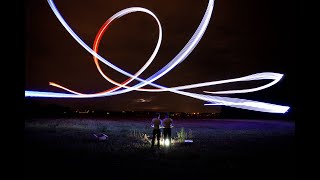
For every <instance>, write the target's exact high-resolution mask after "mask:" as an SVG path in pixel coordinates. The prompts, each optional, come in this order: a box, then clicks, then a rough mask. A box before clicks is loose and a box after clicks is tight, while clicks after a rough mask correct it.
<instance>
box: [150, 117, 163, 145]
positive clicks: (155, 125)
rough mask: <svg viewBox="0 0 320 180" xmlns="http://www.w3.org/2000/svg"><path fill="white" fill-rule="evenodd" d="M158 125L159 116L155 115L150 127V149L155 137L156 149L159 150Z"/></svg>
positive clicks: (159, 122)
mask: <svg viewBox="0 0 320 180" xmlns="http://www.w3.org/2000/svg"><path fill="white" fill-rule="evenodd" d="M160 125H161V120H160V114H159V113H156V114H155V116H154V117H153V118H152V120H151V127H153V130H152V141H151V148H153V147H154V141H155V139H156V137H157V146H158V149H160V134H161V131H160Z"/></svg>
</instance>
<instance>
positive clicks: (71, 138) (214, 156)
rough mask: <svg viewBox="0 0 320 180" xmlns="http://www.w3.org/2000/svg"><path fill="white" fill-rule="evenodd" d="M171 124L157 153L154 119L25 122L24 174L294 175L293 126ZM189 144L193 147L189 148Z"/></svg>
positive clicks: (184, 121) (151, 176)
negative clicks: (167, 143) (153, 138)
mask: <svg viewBox="0 0 320 180" xmlns="http://www.w3.org/2000/svg"><path fill="white" fill-rule="evenodd" d="M174 124H175V126H174V127H173V129H172V136H173V138H174V144H173V145H172V146H171V148H167V147H165V146H163V145H162V146H161V148H160V150H157V149H154V150H152V149H150V146H151V144H150V137H149V136H151V133H152V128H151V127H150V120H149V119H114V120H110V119H90V118H85V119H81V118H78V119H31V120H28V121H25V132H24V146H25V148H24V157H25V158H24V159H25V160H24V167H25V168H24V169H25V170H24V176H25V178H26V179H29V178H41V179H46V178H50V177H54V178H67V177H70V178H78V177H80V178H90V179H92V178H96V177H99V178H104V179H122V178H126V179H129V178H130V179H164V178H165V177H169V178H168V179H177V178H181V179H195V180H196V179H199V178H204V177H209V178H208V179H221V178H218V176H219V177H223V178H225V179H226V178H227V179H228V178H230V179H231V178H232V179H234V178H238V179H241V178H245V179H251V178H252V179H264V178H265V179H270V178H272V179H294V177H295V141H294V134H295V124H294V122H287V121H276V120H227V119H219V120H200V119H197V120H190V119H180V120H175V121H174ZM94 133H104V134H107V135H108V139H107V140H105V141H99V140H97V139H96V138H95V137H94V136H93V134H94ZM147 137H149V138H147ZM184 139H192V140H193V143H184ZM257 175H258V177H257Z"/></svg>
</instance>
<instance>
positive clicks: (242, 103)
mask: <svg viewBox="0 0 320 180" xmlns="http://www.w3.org/2000/svg"><path fill="white" fill-rule="evenodd" d="M48 3H49V5H50V7H51V9H52V11H53V12H54V14H55V15H56V16H57V18H58V20H59V21H60V22H61V24H62V25H63V26H64V27H65V29H66V30H67V31H68V32H69V33H70V35H71V36H72V37H73V38H74V39H75V40H76V41H77V42H78V43H79V44H80V45H81V46H82V47H83V48H85V49H86V50H87V51H88V52H89V53H91V54H92V55H93V59H94V62H95V65H96V67H97V69H98V71H99V72H100V74H101V75H102V77H104V78H105V79H106V80H107V81H109V82H110V83H112V84H114V85H116V86H115V87H113V88H111V89H108V90H106V91H103V92H99V93H94V94H83V93H79V92H77V91H73V90H71V89H68V88H66V87H63V86H61V85H58V84H56V83H53V82H50V83H49V84H50V85H52V86H55V87H58V88H61V89H64V90H66V91H68V92H70V93H72V94H68V93H55V92H43V91H25V97H52V98H93V97H103V96H112V95H117V94H123V93H127V92H130V91H133V90H136V91H145V92H163V91H169V92H173V93H176V94H180V95H184V96H188V97H192V98H196V99H199V100H203V101H206V102H209V103H206V104H205V105H225V106H230V107H235V108H242V109H247V110H254V111H261V112H269V113H285V112H287V111H288V109H289V108H290V107H288V106H281V105H276V104H270V103H264V102H258V101H251V100H246V99H238V98H229V97H219V96H211V95H205V94H197V93H191V92H186V91H182V90H186V89H191V88H198V87H205V86H212V85H217V84H224V83H231V82H240V81H252V80H264V79H271V80H273V81H272V82H270V83H268V84H266V85H263V86H260V87H257V88H251V89H242V90H229V91H218V92H210V91H204V92H205V93H211V94H235V93H247V92H254V91H259V90H262V89H265V88H268V87H270V86H272V85H274V84H276V83H277V82H279V81H280V79H281V78H282V77H283V75H282V74H279V73H272V72H264V73H257V74H252V75H249V76H245V77H241V78H235V79H227V80H220V81H211V82H204V83H198V84H191V85H185V86H178V87H171V88H168V87H164V86H162V85H158V84H155V83H153V82H154V81H156V80H157V79H159V78H161V77H162V76H164V75H165V74H166V73H168V72H169V71H170V70H172V69H173V68H174V67H175V66H177V65H178V64H180V63H181V62H183V61H184V60H185V59H186V57H187V56H188V55H189V54H190V53H191V52H192V50H193V49H194V48H195V47H196V45H197V44H198V43H199V41H200V39H201V38H202V36H203V34H204V32H205V30H206V28H207V26H208V24H209V21H210V18H211V15H212V11H213V7H214V0H209V3H208V6H207V9H206V12H205V14H204V16H203V18H202V21H201V22H200V24H199V26H198V28H197V30H196V31H195V33H194V34H193V36H192V37H191V38H190V40H189V41H188V43H187V44H186V45H185V46H184V48H183V49H182V50H181V51H180V52H179V53H178V54H177V55H176V56H175V57H174V58H173V59H172V60H171V61H170V62H169V63H168V64H167V65H166V66H164V67H163V68H162V69H160V70H159V71H158V72H156V73H155V74H153V75H152V76H150V77H149V78H147V79H146V80H144V79H141V78H139V77H138V76H139V75H140V74H141V73H142V72H143V71H144V70H145V69H146V68H147V67H148V66H149V65H150V64H151V62H152V61H153V60H154V58H155V56H156V54H157V52H158V50H159V48H160V44H161V40H162V28H161V24H160V21H159V20H158V18H157V17H156V16H155V15H154V14H153V13H152V12H151V11H149V10H147V9H145V8H141V7H131V8H127V9H123V10H121V11H119V12H118V13H116V14H114V15H113V16H112V17H110V18H109V19H108V20H107V21H106V22H105V23H104V24H103V26H102V27H101V28H100V30H99V32H98V34H97V35H96V38H95V41H94V45H93V49H91V48H90V47H89V46H88V45H87V44H86V43H84V42H83V41H82V40H81V38H79V37H78V36H77V34H76V33H74V31H73V30H72V29H71V28H70V26H69V25H68V24H67V23H66V22H65V20H64V19H63V17H62V16H61V14H60V13H59V11H58V9H57V8H56V6H55V4H54V3H53V0H48ZM133 12H144V13H147V14H149V15H151V16H152V17H153V18H154V19H155V20H156V22H157V24H158V28H159V37H158V42H157V45H156V47H155V49H154V51H153V53H152V55H151V56H150V58H149V59H148V61H147V62H146V64H145V65H144V66H143V67H142V68H141V69H140V70H139V71H138V72H137V73H135V74H134V75H132V74H130V73H128V72H126V71H124V70H122V69H120V68H119V67H117V66H115V65H113V64H112V63H110V62H109V61H107V60H106V59H104V58H103V57H101V56H100V55H99V54H98V53H97V52H98V46H99V42H100V40H101V37H102V36H103V34H104V32H105V31H106V30H107V28H108V27H109V26H110V24H111V23H112V22H113V21H114V20H116V19H118V18H120V17H122V16H124V15H126V14H129V13H133ZM98 60H99V61H101V62H102V63H104V64H106V65H107V66H109V67H111V68H112V69H114V70H116V71H118V72H120V73H122V74H124V75H126V76H128V77H129V79H127V80H126V81H124V82H122V83H118V82H116V81H113V80H112V79H111V78H109V77H108V76H107V75H105V74H104V73H103V72H102V70H101V68H100V65H99V63H98ZM133 80H138V81H140V83H138V84H136V85H134V86H132V87H130V86H127V84H128V83H130V82H131V81H133ZM146 85H151V86H153V87H156V89H144V88H142V87H143V86H146ZM121 88H122V89H121Z"/></svg>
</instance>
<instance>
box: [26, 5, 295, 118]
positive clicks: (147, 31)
mask: <svg viewBox="0 0 320 180" xmlns="http://www.w3.org/2000/svg"><path fill="white" fill-rule="evenodd" d="M54 3H55V4H56V6H57V8H58V10H59V11H60V13H61V14H62V16H63V17H64V18H65V20H66V22H67V23H68V24H69V25H70V27H71V28H72V29H73V30H74V31H75V32H76V33H77V34H78V36H79V37H81V38H82V40H83V41H84V42H85V43H87V44H88V45H89V46H90V47H92V44H93V42H94V39H95V35H96V33H97V32H98V30H99V29H100V27H101V26H102V25H103V23H104V22H105V21H106V20H107V19H108V18H109V17H111V16H112V15H114V14H115V13H117V12H118V11H120V10H122V9H125V8H128V7H133V6H139V7H144V8H147V9H149V10H151V11H152V12H153V13H154V14H155V15H156V16H157V17H158V18H159V20H160V23H161V25H162V30H163V39H162V44H161V47H160V50H159V52H158V54H157V56H156V58H155V60H154V62H153V63H152V64H151V65H150V66H149V68H148V69H147V70H146V71H145V72H143V73H142V75H141V76H140V77H141V78H148V77H149V76H150V75H152V74H153V73H155V72H157V71H158V70H159V69H161V68H162V67H163V66H165V65H166V64H167V63H168V62H169V61H171V60H172V58H174V57H175V56H176V54H177V53H179V51H180V50H181V49H182V48H183V47H184V46H185V44H186V43H187V42H188V40H189V39H190V38H191V36H192V35H193V33H194V32H195V30H196V28H197V27H198V25H199V23H200V22H201V19H202V17H203V15H204V12H205V10H206V8H207V4H208V0H188V1H182V0H172V1H163V0H152V1H150V0H121V1H107V0H93V1H72V0H69V1H62V0H56V1H54ZM294 3H295V1H288V0H283V1H276V0H259V1H256V0H241V1H239V0H216V1H215V6H214V10H213V15H212V17H211V19H210V23H209V26H208V28H207V30H206V32H205V33H204V35H203V37H202V39H201V40H200V42H199V44H198V45H197V47H196V48H195V49H194V50H193V52H192V53H191V54H190V55H189V56H188V57H187V58H186V60H185V61H184V62H183V63H181V64H179V65H178V66H176V68H175V69H173V70H172V71H170V72H169V73H168V74H166V75H165V76H163V77H162V78H161V79H159V80H157V81H155V83H157V84H161V85H163V86H167V87H174V86H182V85H187V84H193V83H201V82H208V81H215V80H223V79H229V78H238V77H242V76H247V75H250V74H254V73H260V72H276V73H282V74H284V77H283V79H282V80H281V81H280V82H278V83H277V84H275V85H274V86H272V87H270V88H268V89H265V90H262V91H258V92H252V93H248V94H234V95H228V97H235V98H244V99H250V100H257V101H263V102H268V103H274V104H279V105H288V106H290V105H291V104H292V103H293V99H294V90H293V88H292V87H293V85H292V82H293V80H294V77H293V76H294V68H293V66H294V65H293V63H295V61H296V60H295V58H296V54H295V53H296V49H295V46H296V44H295V43H296V42H295V41H296V37H295V36H296V34H295V33H296V32H295V31H296V27H295V26H296V24H295V20H296V17H295V13H296V12H295V8H296V5H295V4H294ZM157 38H158V27H157V24H156V22H155V20H154V19H153V18H152V17H151V16H150V15H147V14H145V13H141V12H138V13H131V14H128V15H126V16H123V17H121V18H120V19H118V20H116V21H115V22H114V23H112V25H111V26H110V28H109V29H108V30H107V31H106V33H105V34H104V36H103V38H102V40H101V42H100V46H99V54H100V55H101V56H103V57H104V58H105V59H107V60H109V61H110V62H112V63H114V64H115V65H116V66H118V67H120V68H122V69H124V70H126V71H128V72H130V73H131V74H134V73H135V72H137V71H138V70H139V69H140V68H141V67H142V66H143V65H144V63H145V62H146V61H147V60H148V58H149V56H150V55H151V53H152V52H153V49H154V47H155V45H156V43H157ZM100 65H101V66H102V67H103V70H104V73H105V74H107V75H108V76H109V77H111V78H112V79H114V80H116V81H118V82H123V81H124V80H126V79H127V78H128V77H126V76H124V75H122V74H120V73H118V72H116V71H115V70H113V69H111V68H109V67H107V66H106V65H104V64H103V63H100ZM49 82H55V83H57V84H60V85H62V86H65V87H68V88H70V89H72V90H75V91H78V92H81V93H96V92H101V91H104V90H106V89H109V88H112V87H114V85H113V84H111V83H109V82H107V81H106V80H105V79H104V78H103V77H102V76H101V75H100V73H99V72H98V70H97V69H96V66H95V64H94V61H93V58H92V55H91V54H90V53H88V52H87V51H86V50H85V49H84V48H82V46H80V45H79V44H78V43H77V42H76V41H75V40H74V39H73V38H72V37H71V35H69V33H68V32H67V31H66V30H65V29H64V27H63V26H62V25H61V24H60V22H59V21H58V19H57V18H56V16H55V15H54V13H53V12H52V10H51V8H50V7H49V4H48V3H47V1H46V0H26V1H25V89H26V90H35V91H51V92H64V93H65V92H66V91H64V90H61V89H59V88H56V87H53V86H50V85H49ZM268 82H269V81H259V82H247V83H233V84H227V85H217V86H210V87H204V88H197V89H192V90H188V91H190V92H197V93H202V91H204V90H208V91H218V90H232V89H241V88H249V87H256V86H257V85H263V84H266V83H268ZM136 83H137V81H133V82H132V83H130V84H129V85H133V84H136ZM150 87H151V86H150ZM225 96H226V95H225ZM34 99H37V100H38V101H39V102H43V103H56V104H60V105H63V106H68V107H71V108H74V109H78V108H79V109H101V110H126V111H127V110H135V111H142V110H151V111H170V112H174V111H176V112H217V111H219V110H220V107H219V106H204V105H203V104H204V103H205V102H204V101H201V100H197V99H193V98H191V97H185V96H182V95H178V94H174V93H171V92H162V93H151V92H138V91H135V92H129V93H126V94H121V95H116V96H111V97H102V98H94V99H58V98H56V99H51V98H34Z"/></svg>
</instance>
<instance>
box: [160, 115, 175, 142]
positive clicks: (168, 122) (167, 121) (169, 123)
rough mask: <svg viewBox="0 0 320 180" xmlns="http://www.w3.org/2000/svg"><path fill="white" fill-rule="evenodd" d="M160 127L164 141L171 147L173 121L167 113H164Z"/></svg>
mask: <svg viewBox="0 0 320 180" xmlns="http://www.w3.org/2000/svg"><path fill="white" fill-rule="evenodd" d="M162 126H163V137H164V141H167V140H169V145H171V128H172V127H173V120H172V119H171V118H170V116H169V113H166V115H165V118H164V119H163V120H162Z"/></svg>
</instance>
